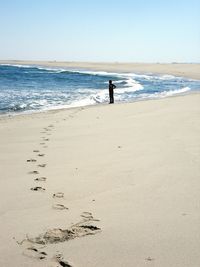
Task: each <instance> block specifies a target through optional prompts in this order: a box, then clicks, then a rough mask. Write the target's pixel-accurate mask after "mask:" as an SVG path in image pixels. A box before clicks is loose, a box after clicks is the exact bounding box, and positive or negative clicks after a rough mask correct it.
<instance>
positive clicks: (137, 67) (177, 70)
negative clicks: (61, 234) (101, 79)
mask: <svg viewBox="0 0 200 267" xmlns="http://www.w3.org/2000/svg"><path fill="white" fill-rule="evenodd" d="M0 64H20V65H33V64H35V65H42V66H48V67H65V68H69V69H83V70H93V71H94V70H95V71H108V72H136V73H156V74H169V75H175V76H181V77H186V78H192V79H198V80H200V64H194V63H193V64H189V63H187V64H186V63H182V64H180V63H169V64H167V63H166V64H163V63H157V64H156V63H118V62H115V63H107V62H105V63H103V62H102V63H97V62H64V61H30V60H29V61H22V60H0Z"/></svg>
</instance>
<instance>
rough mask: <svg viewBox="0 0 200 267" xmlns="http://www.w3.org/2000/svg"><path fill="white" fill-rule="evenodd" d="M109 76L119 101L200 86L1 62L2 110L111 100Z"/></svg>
mask: <svg viewBox="0 0 200 267" xmlns="http://www.w3.org/2000/svg"><path fill="white" fill-rule="evenodd" d="M108 80H113V83H114V84H115V85H116V86H117V88H116V89H115V102H116V103H120V102H133V101H139V100H144V99H155V98H163V97H169V96H174V95H179V94H183V93H188V92H192V91H198V90H200V81H198V80H192V79H186V78H183V77H175V76H172V75H155V74H154V75H153V74H148V75H141V74H137V73H108V72H98V71H83V70H69V69H64V68H47V67H41V66H26V65H0V114H18V113H22V112H26V113H27V112H35V111H44V110H50V109H59V108H71V107H80V106H86V105H97V104H102V103H108V102H109V101H108V97H109V96H108Z"/></svg>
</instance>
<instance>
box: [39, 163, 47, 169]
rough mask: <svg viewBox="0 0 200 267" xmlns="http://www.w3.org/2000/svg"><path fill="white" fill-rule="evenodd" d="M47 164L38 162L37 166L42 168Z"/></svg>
mask: <svg viewBox="0 0 200 267" xmlns="http://www.w3.org/2000/svg"><path fill="white" fill-rule="evenodd" d="M46 165H47V164H39V165H38V167H41V168H44V167H46Z"/></svg>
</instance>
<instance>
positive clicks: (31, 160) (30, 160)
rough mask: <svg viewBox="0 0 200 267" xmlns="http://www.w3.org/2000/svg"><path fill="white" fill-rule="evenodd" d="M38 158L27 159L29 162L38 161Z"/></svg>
mask: <svg viewBox="0 0 200 267" xmlns="http://www.w3.org/2000/svg"><path fill="white" fill-rule="evenodd" d="M36 161H37V160H36V159H27V162H36Z"/></svg>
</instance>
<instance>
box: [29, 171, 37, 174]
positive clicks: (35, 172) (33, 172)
mask: <svg viewBox="0 0 200 267" xmlns="http://www.w3.org/2000/svg"><path fill="white" fill-rule="evenodd" d="M29 174H39V172H38V171H31V172H29Z"/></svg>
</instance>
